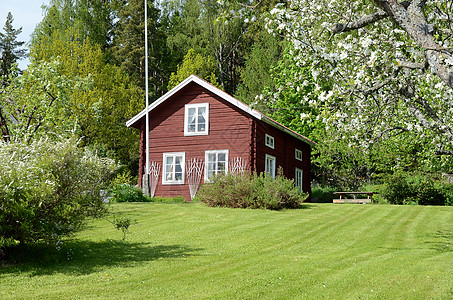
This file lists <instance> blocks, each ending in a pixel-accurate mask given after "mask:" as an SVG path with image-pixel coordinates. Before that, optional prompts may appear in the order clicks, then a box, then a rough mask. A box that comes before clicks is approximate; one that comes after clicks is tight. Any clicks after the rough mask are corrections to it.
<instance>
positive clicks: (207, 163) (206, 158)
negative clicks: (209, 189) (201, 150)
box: [204, 149, 230, 182]
mask: <svg viewBox="0 0 453 300" xmlns="http://www.w3.org/2000/svg"><path fill="white" fill-rule="evenodd" d="M221 153H223V154H225V174H226V173H228V160H229V156H230V151H229V150H227V149H225V150H207V151H205V154H204V161H205V168H204V181H205V182H209V175H208V166H209V154H216V163H217V162H218V161H217V160H218V154H221ZM214 174H215V175H218V170H215V172H214Z"/></svg>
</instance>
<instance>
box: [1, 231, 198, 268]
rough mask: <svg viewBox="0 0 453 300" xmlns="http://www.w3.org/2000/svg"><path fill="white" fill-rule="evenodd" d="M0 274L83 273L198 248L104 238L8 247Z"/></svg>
mask: <svg viewBox="0 0 453 300" xmlns="http://www.w3.org/2000/svg"><path fill="white" fill-rule="evenodd" d="M10 250H13V251H14V252H13V251H11V253H10V254H9V260H8V264H9V265H8V264H7V265H5V266H4V267H0V276H1V274H7V273H20V272H27V273H28V272H30V273H31V276H40V275H50V274H55V273H65V274H76V275H84V274H90V273H93V272H97V271H99V270H101V269H103V268H105V267H109V266H121V267H134V266H135V265H137V264H138V263H143V262H150V261H155V260H158V259H174V258H183V257H190V256H193V255H195V254H194V253H195V252H197V251H200V250H202V249H199V248H191V247H188V246H184V245H158V246H151V245H150V243H129V242H124V241H111V240H106V241H103V242H92V241H77V240H71V241H66V242H64V244H63V245H61V246H57V247H56V246H55V245H53V246H52V245H43V244H41V245H33V246H28V247H22V248H16V249H10Z"/></svg>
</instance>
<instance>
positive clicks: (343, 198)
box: [333, 192, 376, 203]
mask: <svg viewBox="0 0 453 300" xmlns="http://www.w3.org/2000/svg"><path fill="white" fill-rule="evenodd" d="M373 194H376V192H334V195H338V196H339V197H340V199H333V203H371V201H372V197H373ZM346 195H354V198H353V199H349V198H346ZM356 195H367V197H366V199H364V198H362V199H358V198H356Z"/></svg>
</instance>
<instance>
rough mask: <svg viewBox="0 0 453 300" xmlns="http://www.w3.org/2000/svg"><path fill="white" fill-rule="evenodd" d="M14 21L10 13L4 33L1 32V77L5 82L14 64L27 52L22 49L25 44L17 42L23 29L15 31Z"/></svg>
mask: <svg viewBox="0 0 453 300" xmlns="http://www.w3.org/2000/svg"><path fill="white" fill-rule="evenodd" d="M13 21H14V18H13V15H12V14H11V12H9V13H8V16H7V17H6V22H5V26H4V27H3V31H4V32H0V55H1V61H0V76H1V77H2V78H3V79H4V80H5V79H6V78H7V77H8V76H9V75H10V74H11V71H12V70H11V68H12V67H13V64H14V63H16V62H17V61H18V60H19V59H21V58H24V57H25V56H26V50H25V49H21V47H22V46H23V45H24V44H25V42H19V41H17V36H18V35H19V34H20V33H21V32H22V27H20V28H19V29H14V28H13Z"/></svg>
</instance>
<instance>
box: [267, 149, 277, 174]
mask: <svg viewBox="0 0 453 300" xmlns="http://www.w3.org/2000/svg"><path fill="white" fill-rule="evenodd" d="M275 161H276V158H275V156H272V155H269V154H266V166H265V169H264V171H265V172H266V173H269V174H270V175H271V176H272V178H275Z"/></svg>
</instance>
